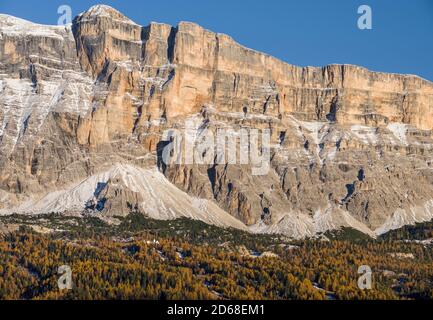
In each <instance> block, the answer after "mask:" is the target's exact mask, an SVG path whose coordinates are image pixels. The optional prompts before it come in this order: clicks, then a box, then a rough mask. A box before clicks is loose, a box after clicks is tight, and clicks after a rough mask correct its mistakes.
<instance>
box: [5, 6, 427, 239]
mask: <svg viewBox="0 0 433 320" xmlns="http://www.w3.org/2000/svg"><path fill="white" fill-rule="evenodd" d="M432 97H433V84H432V83H431V82H429V81H426V80H423V79H421V78H419V77H417V76H410V75H398V74H386V73H379V72H371V71H369V70H367V69H365V68H362V67H358V66H353V65H330V66H326V67H323V68H316V67H305V68H302V67H297V66H293V65H290V64H287V63H285V62H282V61H280V60H278V59H276V58H274V57H271V56H269V55H266V54H263V53H260V52H257V51H254V50H251V49H248V48H246V47H244V46H242V45H239V44H238V43H236V42H235V41H234V40H233V39H232V38H230V37H229V36H227V35H224V34H218V33H214V32H212V31H209V30H206V29H204V28H202V27H200V26H199V25H197V24H194V23H190V22H181V23H179V25H178V26H176V27H172V26H170V25H166V24H158V23H151V24H149V25H148V26H145V27H142V26H140V25H138V24H136V23H134V22H133V21H131V20H130V19H128V18H127V17H125V16H124V15H122V14H121V13H120V12H118V11H117V10H115V9H113V8H111V7H109V6H105V5H97V6H94V7H92V8H90V9H89V10H88V11H86V12H84V13H82V14H80V15H79V16H77V17H76V18H75V19H74V21H73V24H72V26H71V27H64V26H42V25H37V24H33V23H31V22H26V21H24V20H21V19H18V18H14V17H10V16H6V15H1V16H0V212H1V214H12V213H15V212H16V213H23V214H24V213H26V214H42V213H44V212H45V211H47V213H48V212H52V211H56V212H60V213H64V214H71V213H74V214H76V213H77V211H78V213H80V214H81V213H85V214H94V215H96V216H100V217H101V216H102V217H113V216H116V215H125V214H127V213H128V212H131V211H137V210H138V211H139V212H141V213H143V214H144V215H147V216H150V217H152V218H156V219H175V218H178V217H189V218H191V219H200V220H203V221H205V222H207V223H212V224H217V225H221V226H232V227H235V228H240V229H248V230H250V231H251V232H260V233H283V234H286V235H288V236H292V237H295V238H302V237H305V236H312V235H315V234H316V233H319V232H326V231H327V230H333V229H339V228H341V227H351V228H354V229H357V230H359V231H361V232H363V233H366V234H369V235H371V236H375V235H377V234H381V233H384V232H386V231H388V230H390V229H396V228H400V227H402V226H403V225H406V224H413V223H415V222H420V221H427V220H431V219H432V218H433V197H432V194H433V183H432V182H433V160H432V159H433V157H432V148H433V136H432V129H433V121H432V119H433V98H432ZM187 123H188V124H190V125H191V124H192V126H193V127H194V128H195V129H198V131H197V132H199V134H198V138H200V135H201V134H203V131H206V130H207V131H210V132H213V133H217V132H219V131H221V130H226V129H227V128H232V129H234V130H235V131H236V130H241V129H245V130H247V131H249V132H251V131H252V130H254V129H260V130H263V129H269V130H270V133H271V137H270V139H271V150H270V153H271V161H270V170H269V172H268V173H267V174H266V175H264V176H254V175H252V173H251V165H246V164H242V165H240V164H239V165H222V164H212V165H200V164H194V165H186V164H185V165H183V164H176V165H175V164H167V165H161V161H160V159H159V158H160V153H161V146H164V145H166V144H167V143H169V142H170V141H169V139H167V136H165V134H164V133H165V132H166V131H167V130H173V129H176V130H180V131H182V130H184V129H185V126H186V124H187ZM233 137H235V138H234V139H235V142H236V144H238V143H239V140H238V138H237V135H236V134H235V135H233V136H232V138H233ZM208 151H209V150H205V151H203V154H206V152H208ZM152 175H153V176H154V178H152ZM153 179H156V180H153ZM137 184H139V185H140V187H138V186H137ZM158 198H160V199H158ZM156 202H157V203H158V208H157V209H155V205H154V204H155V203H156ZM188 202H191V203H188Z"/></svg>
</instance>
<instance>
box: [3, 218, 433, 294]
mask: <svg viewBox="0 0 433 320" xmlns="http://www.w3.org/2000/svg"><path fill="white" fill-rule="evenodd" d="M5 219H6V218H2V223H11V222H14V223H15V224H16V225H20V227H19V228H18V229H16V230H14V231H11V232H6V233H4V234H3V235H2V236H1V238H0V299H71V300H83V299H98V300H99V299H146V300H147V299H152V300H156V299H163V300H166V299H169V300H172V299H176V300H178V299H180V300H182V299H215V300H216V299H241V300H262V299H264V300H293V299H294V300H357V299H362V300H364V299H380V300H382V299H392V300H395V299H432V298H433V284H432V282H433V268H432V262H433V250H432V246H431V245H428V244H427V245H426V244H423V243H419V242H414V241H408V240H405V241H403V240H402V239H397V236H396V235H395V234H393V235H391V236H389V237H383V238H381V239H365V238H356V237H355V238H353V237H347V233H348V232H346V235H342V234H341V232H340V233H339V234H336V235H334V237H330V236H329V235H328V237H325V236H323V237H319V238H315V239H306V240H302V241H300V240H298V241H295V240H291V239H286V238H284V237H280V236H270V235H260V236H259V235H251V234H248V233H245V232H241V231H237V230H232V229H220V228H217V227H212V226H207V225H205V224H203V223H201V222H196V221H188V220H176V221H171V222H168V221H165V222H163V221H153V220H148V219H146V218H144V217H142V216H140V215H131V216H130V217H128V218H125V219H124V220H123V221H121V223H120V224H118V225H116V226H113V225H106V224H105V223H103V222H101V221H99V220H98V219H93V218H89V219H87V220H86V219H84V220H78V219H77V220H74V219H72V218H64V217H57V216H55V215H52V216H47V217H45V218H44V219H43V221H40V220H39V221H36V220H35V221H33V222H34V223H36V224H38V225H40V224H42V223H45V224H46V226H47V227H48V226H49V227H51V228H53V230H57V231H52V232H46V233H40V232H39V233H38V232H36V231H35V230H34V228H33V227H32V225H31V224H27V225H26V224H24V223H21V222H20V221H17V219H19V218H18V217H8V218H7V219H8V220H6V221H5ZM14 219H15V220H14ZM71 219H72V220H71ZM60 225H61V226H62V229H63V230H60V229H59V226H60ZM67 226H69V227H70V228H67ZM56 228H57V229H56ZM66 229H68V230H66ZM350 234H351V235H353V234H354V233H353V232H352V233H350ZM402 234H406V233H402ZM355 235H356V233H355ZM63 265H67V266H69V267H70V269H71V271H72V273H71V279H72V288H71V289H70V290H67V289H63V290H61V289H60V288H59V286H58V280H59V277H60V276H61V274H59V273H58V270H59V267H60V266H63ZM362 265H367V266H369V267H371V270H372V288H371V289H369V290H361V289H359V288H358V279H359V277H360V274H358V268H359V266H362Z"/></svg>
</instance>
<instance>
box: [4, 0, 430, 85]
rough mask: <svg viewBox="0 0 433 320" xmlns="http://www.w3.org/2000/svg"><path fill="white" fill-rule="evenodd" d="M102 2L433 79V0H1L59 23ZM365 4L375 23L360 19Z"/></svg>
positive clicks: (271, 49) (287, 54)
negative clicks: (68, 13)
mask: <svg viewBox="0 0 433 320" xmlns="http://www.w3.org/2000/svg"><path fill="white" fill-rule="evenodd" d="M97 3H104V4H108V5H110V6H112V7H114V8H116V9H118V10H119V11H121V12H122V13H124V14H125V15H126V16H128V17H129V18H131V19H132V20H134V21H135V22H137V23H138V24H141V25H146V24H148V23H149V22H150V21H157V22H165V23H169V24H172V25H176V24H177V23H178V22H179V21H182V20H183V21H193V22H196V23H198V24H200V25H202V26H204V27H205V28H207V29H210V30H212V31H215V32H222V33H227V34H229V35H230V36H232V37H233V38H234V39H236V40H237V41H238V42H240V43H241V44H243V45H245V46H247V47H250V48H253V49H256V50H259V51H263V52H266V53H268V54H271V55H273V56H276V57H278V58H280V59H282V60H284V61H286V62H289V63H291V64H296V65H300V66H307V65H313V66H323V65H326V64H330V63H348V64H356V65H361V66H364V67H367V68H369V69H371V70H376V71H386V72H395V73H409V74H416V75H419V76H421V77H424V78H426V79H429V80H432V81H433V0H326V1H325V0H298V1H295V0H260V1H259V0H137V1H134V0H129V1H128V0H124V1H109V0H106V1H103V0H100V1H92V0H79V1H68V0H43V1H42V0H39V1H26V0H20V1H18V0H0V13H6V14H11V15H14V16H18V17H21V18H24V19H27V20H31V21H34V22H38V23H45V24H56V23H57V20H58V18H59V14H58V13H57V8H58V7H59V6H60V5H64V4H66V5H69V6H70V7H71V9H72V12H73V15H74V16H75V15H77V14H78V13H80V12H82V11H85V10H86V9H87V8H89V7H90V6H92V5H94V4H97ZM363 4H367V5H369V6H370V7H371V8H372V19H373V28H372V30H360V29H358V27H357V21H358V18H359V16H360V15H359V14H358V12H357V11H358V7H359V6H360V5H363Z"/></svg>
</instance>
